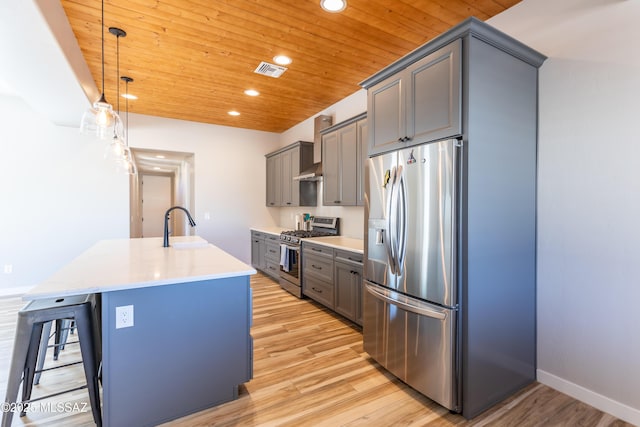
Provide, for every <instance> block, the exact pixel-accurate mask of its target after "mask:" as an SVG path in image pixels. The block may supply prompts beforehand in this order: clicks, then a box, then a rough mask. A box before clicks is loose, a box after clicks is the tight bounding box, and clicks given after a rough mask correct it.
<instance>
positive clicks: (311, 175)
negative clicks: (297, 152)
mask: <svg viewBox="0 0 640 427" xmlns="http://www.w3.org/2000/svg"><path fill="white" fill-rule="evenodd" d="M293 179H295V180H296V181H318V180H320V179H322V163H320V162H318V163H314V164H313V166H311V167H310V168H308V169H305V170H303V171H300V175H298V176H294V177H293Z"/></svg>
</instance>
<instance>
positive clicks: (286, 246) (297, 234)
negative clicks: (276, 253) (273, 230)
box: [280, 216, 340, 298]
mask: <svg viewBox="0 0 640 427" xmlns="http://www.w3.org/2000/svg"><path fill="white" fill-rule="evenodd" d="M339 222H340V218H332V217H322V216H317V217H314V218H312V219H311V229H310V230H290V231H283V232H282V233H280V286H282V288H283V289H285V290H286V291H288V292H290V293H292V294H293V295H295V296H297V297H298V298H302V287H301V286H300V266H301V265H302V262H301V260H300V254H301V252H300V243H301V240H302V239H305V238H309V237H322V236H337V235H339V234H340V229H339V226H338V224H339Z"/></svg>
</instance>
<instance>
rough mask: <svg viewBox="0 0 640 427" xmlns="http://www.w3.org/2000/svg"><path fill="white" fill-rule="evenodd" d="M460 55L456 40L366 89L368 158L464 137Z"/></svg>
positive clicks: (458, 44)
mask: <svg viewBox="0 0 640 427" xmlns="http://www.w3.org/2000/svg"><path fill="white" fill-rule="evenodd" d="M461 51H462V42H461V41H460V40H459V39H458V40H454V41H453V42H451V43H449V44H448V45H446V46H444V47H442V48H440V49H439V50H437V51H436V52H433V53H431V54H430V55H427V56H426V57H424V58H422V59H420V60H418V61H416V62H414V63H412V64H411V65H409V66H407V67H406V68H404V69H402V70H399V72H398V73H396V74H394V75H392V76H390V77H388V78H387V79H385V80H383V81H381V82H379V83H377V84H375V85H374V86H371V87H370V88H369V89H368V97H367V99H368V105H367V111H368V114H369V118H370V121H371V129H370V130H369V132H371V135H370V137H369V154H378V153H383V152H386V151H391V150H396V149H399V148H404V147H408V146H411V145H415V144H420V143H423V142H428V141H434V140H437V139H442V138H446V137H450V136H455V135H460V134H461V133H462V128H461V123H462V122H461V98H460V97H461V86H462V72H461V69H462V68H461V59H460V55H461Z"/></svg>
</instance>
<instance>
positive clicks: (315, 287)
mask: <svg viewBox="0 0 640 427" xmlns="http://www.w3.org/2000/svg"><path fill="white" fill-rule="evenodd" d="M304 294H305V295H306V296H308V297H309V298H312V299H314V300H316V301H318V302H319V303H320V304H322V305H325V306H327V307H329V308H330V309H332V310H333V285H332V284H330V283H327V282H325V281H323V280H318V279H316V278H314V277H309V276H306V277H305V279H304Z"/></svg>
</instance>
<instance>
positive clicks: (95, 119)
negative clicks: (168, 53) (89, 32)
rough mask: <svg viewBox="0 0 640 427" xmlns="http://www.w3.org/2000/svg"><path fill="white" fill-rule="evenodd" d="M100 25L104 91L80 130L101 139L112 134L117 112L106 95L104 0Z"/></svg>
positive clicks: (89, 110)
mask: <svg viewBox="0 0 640 427" xmlns="http://www.w3.org/2000/svg"><path fill="white" fill-rule="evenodd" d="M100 26H101V27H102V28H101V29H102V93H101V94H100V98H99V99H98V100H97V101H96V102H94V103H93V106H92V107H91V108H89V109H88V110H87V111H86V112H85V113H84V115H83V116H82V122H81V123H80V132H82V133H85V134H91V135H95V136H97V137H98V138H100V139H108V138H110V137H111V136H112V132H111V127H112V126H113V125H114V122H115V121H116V117H117V114H116V113H115V112H114V111H113V107H112V106H111V104H109V103H108V102H107V99H106V98H105V96H104V0H102V18H101V21H100Z"/></svg>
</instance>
